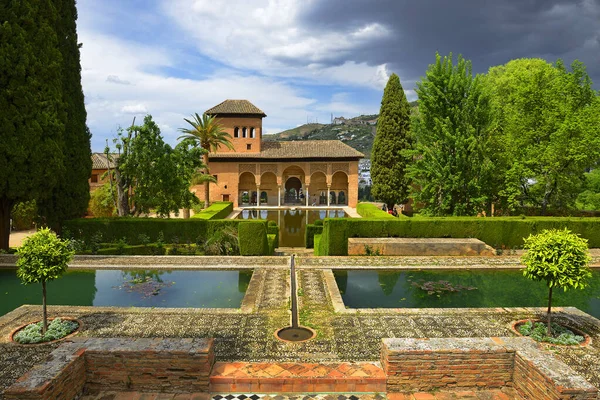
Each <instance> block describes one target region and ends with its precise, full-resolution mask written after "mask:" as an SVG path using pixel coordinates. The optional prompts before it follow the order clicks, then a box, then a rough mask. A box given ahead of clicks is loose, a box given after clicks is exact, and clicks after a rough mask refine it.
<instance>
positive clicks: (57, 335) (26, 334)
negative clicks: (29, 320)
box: [14, 318, 79, 344]
mask: <svg viewBox="0 0 600 400" xmlns="http://www.w3.org/2000/svg"><path fill="white" fill-rule="evenodd" d="M78 327H79V325H78V324H77V322H73V321H63V320H61V319H60V318H54V319H53V320H52V322H50V324H49V325H48V330H47V331H46V332H45V333H43V332H42V330H43V321H40V322H37V323H35V324H29V325H27V326H26V327H25V328H23V329H22V330H21V331H19V332H18V333H17V334H16V335H15V336H14V339H15V341H16V342H18V343H21V344H29V343H42V342H50V341H52V340H57V339H61V338H64V337H65V336H67V335H68V334H70V333H72V332H73V331H74V330H75V329H77V328H78Z"/></svg>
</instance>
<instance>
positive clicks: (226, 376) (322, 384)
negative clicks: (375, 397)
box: [209, 362, 386, 400]
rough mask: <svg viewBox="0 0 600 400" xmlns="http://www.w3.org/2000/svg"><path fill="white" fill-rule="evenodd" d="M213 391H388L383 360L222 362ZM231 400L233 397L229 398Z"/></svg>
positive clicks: (212, 379) (217, 366) (217, 365)
mask: <svg viewBox="0 0 600 400" xmlns="http://www.w3.org/2000/svg"><path fill="white" fill-rule="evenodd" d="M209 382H210V391H211V392H212V393H217V392H219V393H340V394H343V393H357V392H360V393H385V391H386V375H385V373H384V372H383V369H382V368H381V365H380V364H379V363H375V362H345V363H342V362H340V363H246V362H232V363H224V362H218V363H215V365H214V366H213V370H212V373H211V376H210V379H209ZM226 400H231V399H226Z"/></svg>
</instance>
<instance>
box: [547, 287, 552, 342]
mask: <svg viewBox="0 0 600 400" xmlns="http://www.w3.org/2000/svg"><path fill="white" fill-rule="evenodd" d="M551 318H552V287H550V289H549V292H548V336H552V326H551V324H550V322H551Z"/></svg>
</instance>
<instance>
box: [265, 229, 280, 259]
mask: <svg viewBox="0 0 600 400" xmlns="http://www.w3.org/2000/svg"><path fill="white" fill-rule="evenodd" d="M267 242H268V243H269V254H268V255H269V256H272V255H273V254H275V249H276V248H277V247H279V245H278V244H277V235H273V234H270V233H268V234H267Z"/></svg>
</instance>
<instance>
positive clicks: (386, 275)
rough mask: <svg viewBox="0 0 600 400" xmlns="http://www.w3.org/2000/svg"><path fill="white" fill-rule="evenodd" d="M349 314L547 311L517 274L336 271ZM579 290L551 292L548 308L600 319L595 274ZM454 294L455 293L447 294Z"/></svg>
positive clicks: (544, 298) (540, 288)
mask: <svg viewBox="0 0 600 400" xmlns="http://www.w3.org/2000/svg"><path fill="white" fill-rule="evenodd" d="M334 274H335V280H336V282H337V284H338V288H339V289H340V292H341V294H342V299H343V300H344V304H345V305H346V306H348V307H350V308H380V307H381V308H444V307H447V308H459V307H546V306H547V302H548V288H547V287H546V284H545V283H543V282H535V281H531V280H529V279H526V278H525V277H523V275H522V272H521V271H519V270H462V271H456V270H435V271H431V270H413V271H357V270H336V271H334ZM589 283H590V285H589V287H587V288H586V289H584V290H573V289H571V290H568V291H567V292H563V290H562V289H556V290H554V291H553V293H552V305H553V306H573V307H577V308H579V309H580V310H582V311H584V312H586V313H588V314H590V315H593V316H594V317H596V318H599V319H600V270H598V269H595V270H594V272H593V276H592V278H591V279H590V280H589ZM450 290H456V291H450Z"/></svg>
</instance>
